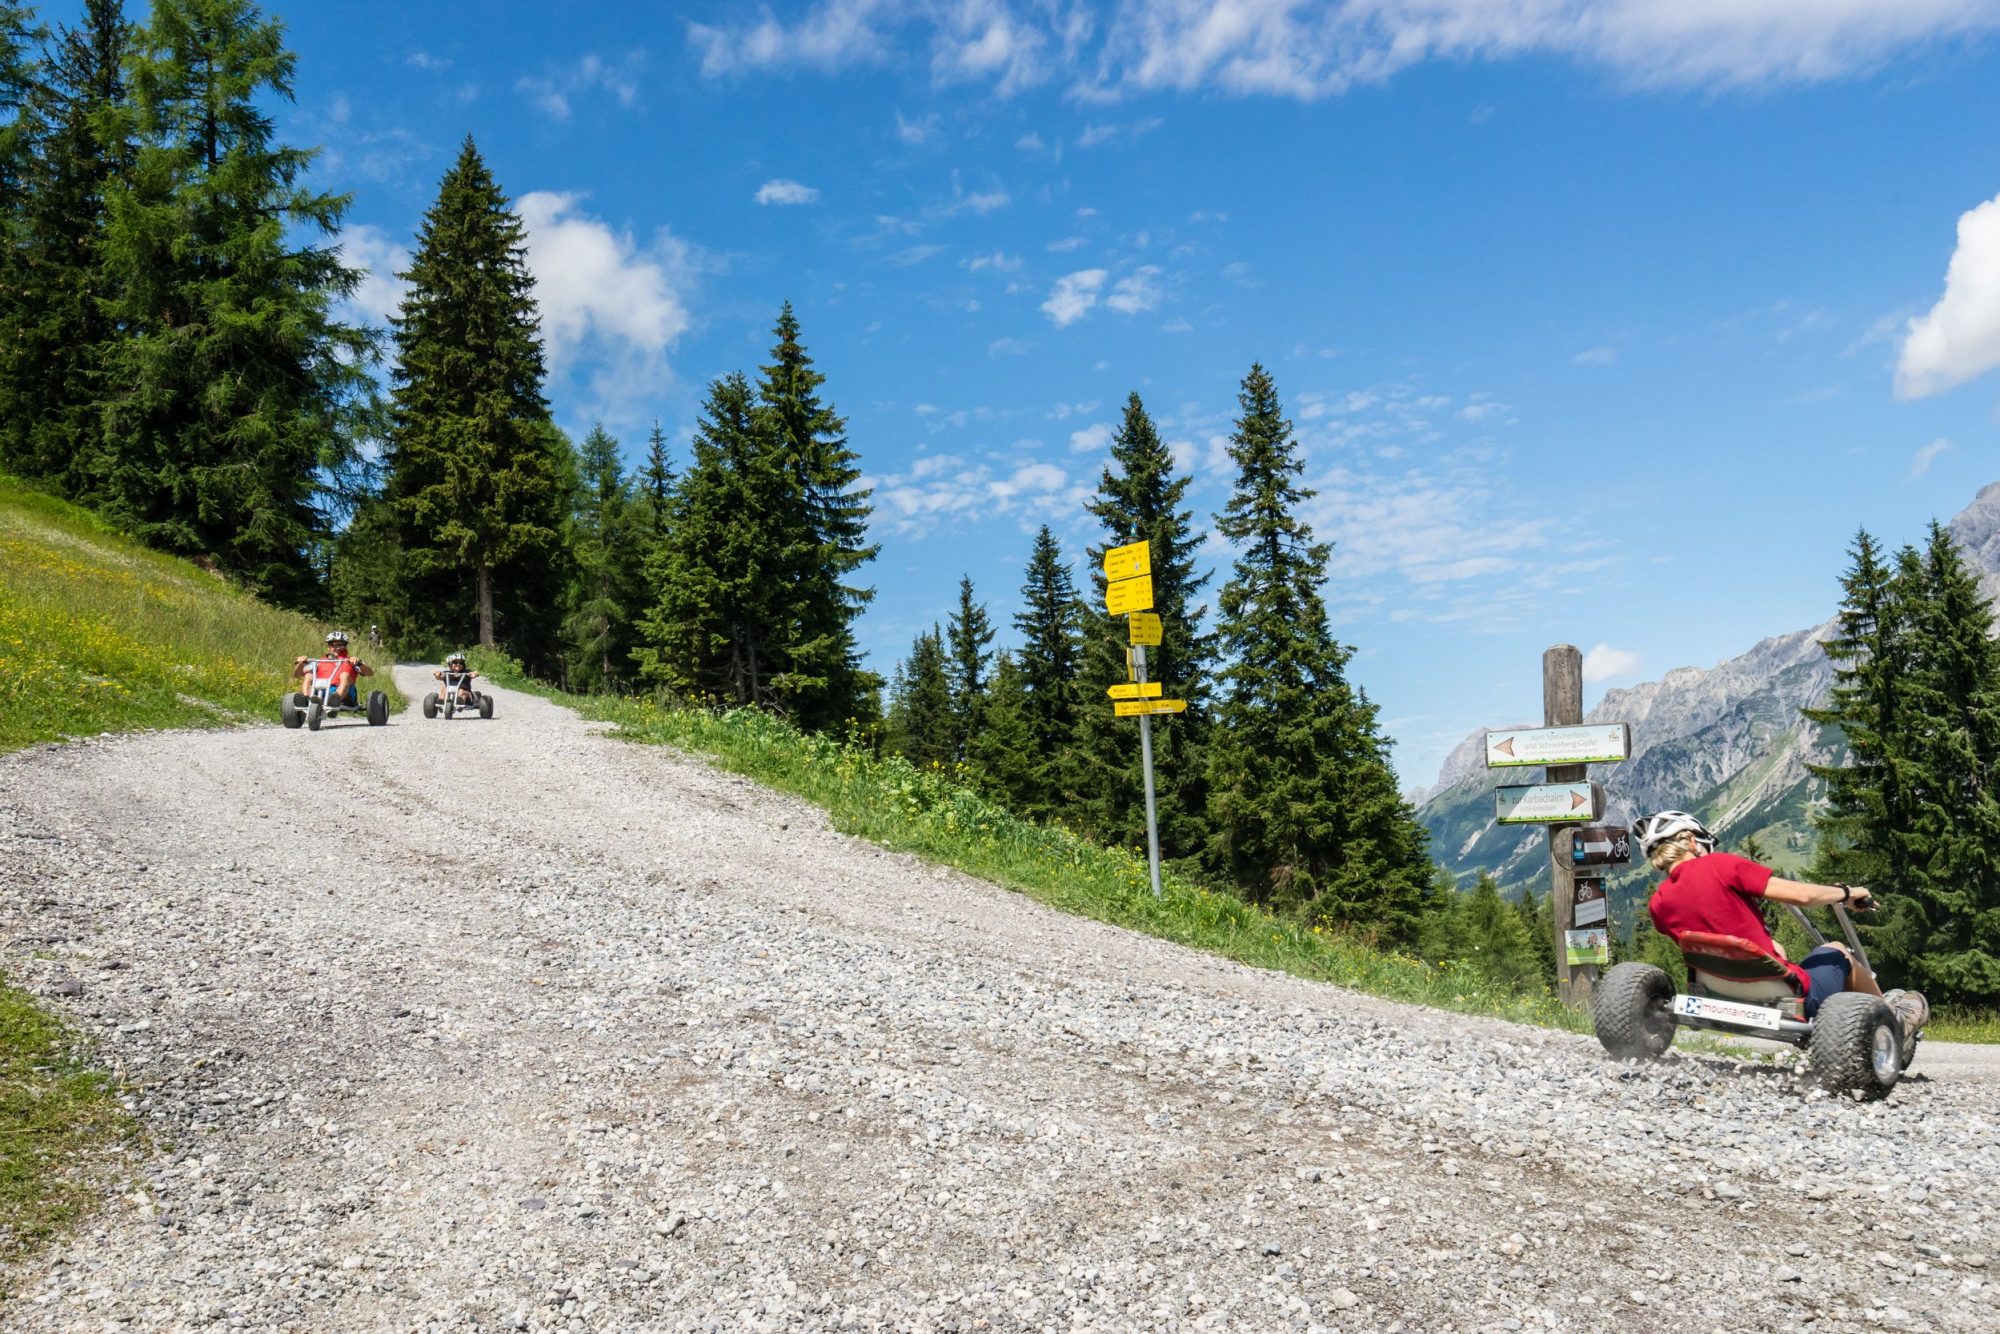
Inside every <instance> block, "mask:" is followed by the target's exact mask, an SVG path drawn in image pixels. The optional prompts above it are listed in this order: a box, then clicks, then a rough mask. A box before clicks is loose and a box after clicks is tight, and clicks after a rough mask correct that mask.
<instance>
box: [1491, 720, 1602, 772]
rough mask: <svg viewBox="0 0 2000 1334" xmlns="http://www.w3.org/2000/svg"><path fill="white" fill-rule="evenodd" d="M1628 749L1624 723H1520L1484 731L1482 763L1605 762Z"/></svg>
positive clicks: (1493, 766) (1499, 765)
mask: <svg viewBox="0 0 2000 1334" xmlns="http://www.w3.org/2000/svg"><path fill="white" fill-rule="evenodd" d="M1631 753H1632V728H1631V726H1630V725H1629V724H1626V723H1586V724H1584V725H1583V726H1581V727H1521V728H1515V729H1513V730H1511V731H1502V732H1488V733H1487V734H1486V767H1487V768H1489V769H1512V768H1517V767H1521V766H1525V765H1531V764H1609V763H1611V762H1613V761H1615V760H1622V759H1626V758H1627V757H1629V756H1630V755H1631Z"/></svg>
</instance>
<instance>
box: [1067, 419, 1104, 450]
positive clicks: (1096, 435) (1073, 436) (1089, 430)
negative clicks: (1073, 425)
mask: <svg viewBox="0 0 2000 1334" xmlns="http://www.w3.org/2000/svg"><path fill="white" fill-rule="evenodd" d="M1110 443H1111V428H1110V427H1109V426H1106V425H1105V424H1104V423H1103V422H1098V423H1096V424H1095V425H1091V426H1086V427H1084V428H1083V429H1082V430H1081V431H1071V432H1070V433H1069V452H1070V453H1072V454H1095V453H1096V452H1097V451H1098V450H1100V449H1103V448H1104V447H1105V446H1106V445H1108V444H1110Z"/></svg>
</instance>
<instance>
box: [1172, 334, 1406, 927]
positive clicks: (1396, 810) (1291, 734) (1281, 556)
mask: <svg viewBox="0 0 2000 1334" xmlns="http://www.w3.org/2000/svg"><path fill="white" fill-rule="evenodd" d="M1238 403H1239V405H1240V408H1241V416H1240V417H1239V418H1238V419H1237V423H1236V431H1235V434H1234V435H1233V437H1232V438H1231V441H1230V446H1229V455H1230V458H1231V459H1232V460H1233V461H1234V462H1235V464H1236V468H1237V476H1236V483H1235V490H1234V492H1233V494H1232V495H1231V497H1230V500H1229V503H1228V505H1227V507H1226V508H1225V509H1224V510H1223V512H1222V513H1221V514H1220V515H1218V516H1217V519H1216V526H1217V528H1218V529H1219V530H1220V531H1221V532H1222V534H1223V535H1224V536H1225V537H1227V538H1229V539H1230V541H1231V542H1233V543H1234V544H1235V545H1236V550H1237V556H1236V561H1235V564H1234V566H1233V570H1232V574H1231V577H1230V579H1229V581H1228V583H1227V584H1225V585H1224V587H1223V589H1222V592H1221V595H1220V598H1219V599H1218V601H1219V604H1220V609H1221V619H1220V622H1219V625H1218V633H1219V637H1220V640H1221V645H1220V647H1221V652H1222V658H1223V662H1224V664H1225V665H1224V667H1223V670H1222V673H1221V677H1220V691H1219V697H1218V699H1217V702H1216V706H1215V723H1216V725H1215V729H1214V733H1213V737H1212V740H1211V743H1210V746H1209V765H1208V773H1209V782H1210V793H1211V795H1210V801H1209V817H1210V821H1211V825H1212V832H1211V835H1210V856H1211V858H1212V859H1213V862H1214V864H1215V866H1216V868H1217V869H1219V870H1221V871H1223V872H1224V873H1226V874H1227V875H1229V876H1230V877H1231V878H1232V879H1234V880H1235V881H1236V882H1237V883H1239V884H1241V885H1243V886H1244V888H1245V889H1246V890H1247V891H1248V892H1249V893H1250V894H1251V895H1252V897H1253V898H1255V899H1256V900H1257V901H1259V902H1262V903H1266V904H1269V905H1271V906H1272V907H1273V908H1275V909H1279V910H1284V911H1291V912H1295V913H1297V914H1299V915H1300V916H1301V917H1303V918H1305V919H1307V920H1311V921H1315V922H1325V923H1328V924H1332V925H1336V926H1340V927H1344V928H1348V929H1353V930H1357V931H1363V932H1367V933H1372V934H1375V935H1377V936H1379V937H1381V938H1383V939H1386V940H1390V941H1400V940H1405V939H1408V938H1409V936H1410V935H1411V934H1412V933H1413V932H1414V931H1415V929H1416V925H1417V918H1418V914H1419V912H1420V909H1421V905H1422V902H1423V898H1424V894H1425V889H1426V885H1427V882H1428V881H1429V878H1430V876H1431V873H1432V868H1431V865H1430V862H1429V859H1428V857H1427V856H1426V849H1425V843H1426V840H1425V835H1424V831H1423V828H1422V826H1421V825H1419V824H1418V823H1417V821H1416V816H1415V813H1414V812H1413V811H1412V810H1411V809H1410V807H1409V805H1408V803H1407V802H1405V801H1403V800H1402V799H1401V798H1400V797H1399V796H1397V794H1396V788H1395V780H1394V775H1393V773H1392V772H1391V771H1390V769H1389V767H1388V763H1387V756H1386V754H1385V747H1384V743H1383V741H1382V740H1381V737H1380V735H1379V733H1378V731H1377V727H1376V718H1375V710H1374V707H1373V706H1372V705H1371V704H1369V703H1368V701H1367V699H1366V698H1365V696H1363V695H1362V694H1361V692H1359V691H1357V690H1355V689H1354V688H1353V687H1352V686H1351V685H1350V684H1349V682H1348V680H1347V676H1346V669H1347V664H1348V661H1349V658H1350V657H1351V653H1352V651H1351V650H1350V649H1348V648H1347V647H1346V646H1345V645H1343V644H1341V643H1339V642H1338V641H1337V640H1336V639H1335V638H1334V637H1333V633H1332V630H1331V628H1330V626H1329V624H1328V620H1327V613H1326V606H1325V603H1324V601H1323V599H1322V598H1321V595H1320V585H1321V584H1322V582H1323V581H1324V580H1325V577H1326V566H1327V559H1328V556H1329V554H1330V550H1331V549H1330V548H1329V547H1327V546H1326V545H1324V544H1321V543H1318V542H1316V541H1314V540H1313V534H1312V530H1311V528H1310V527H1309V526H1308V525H1307V524H1306V523H1305V522H1304V521H1303V520H1302V519H1301V518H1300V517H1299V514H1298V510H1299V508H1300V506H1301V505H1303V504H1304V502H1305V501H1307V500H1309V499H1311V497H1312V495H1313V494H1314V493H1313V492H1312V491H1311V490H1310V489H1308V488H1306V487H1305V486H1303V485H1302V484H1301V483H1300V481H1299V476H1300V474H1301V472H1302V471H1303V465H1302V463H1301V462H1300V459H1299V455H1298V447H1297V443H1296V441H1295V439H1294V437H1293V435H1292V427H1291V423H1290V422H1288V421H1286V420H1285V418H1284V415H1283V413H1282V412H1281V410H1280V407H1279V403H1278V393H1277V387H1276V386H1275V385H1274V384H1273V383H1272V381H1271V378H1270V376H1269V375H1268V374H1266V373H1265V371H1264V368H1263V367H1262V366H1253V367H1251V369H1250V373H1249V374H1248V375H1247V376H1246V377H1245V378H1244V380H1243V385H1242V389H1241V392H1240V393H1239V395H1238Z"/></svg>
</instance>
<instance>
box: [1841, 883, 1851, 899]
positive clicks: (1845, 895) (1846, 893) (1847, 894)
mask: <svg viewBox="0 0 2000 1334" xmlns="http://www.w3.org/2000/svg"><path fill="white" fill-rule="evenodd" d="M1853 899H1854V886H1852V885H1842V886H1841V887H1840V901H1841V902H1842V903H1849V902H1852V901H1853Z"/></svg>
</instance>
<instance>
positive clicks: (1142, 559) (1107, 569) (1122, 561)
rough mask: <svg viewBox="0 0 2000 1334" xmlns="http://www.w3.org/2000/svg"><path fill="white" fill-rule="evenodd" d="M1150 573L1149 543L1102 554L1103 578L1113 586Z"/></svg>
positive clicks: (1151, 550) (1151, 554)
mask: <svg viewBox="0 0 2000 1334" xmlns="http://www.w3.org/2000/svg"><path fill="white" fill-rule="evenodd" d="M1152 572H1153V544H1152V543H1151V542H1134V543H1132V544H1130V545H1129V546H1122V547H1113V548H1111V549H1110V550H1109V551H1107V552H1105V553H1104V577H1105V579H1106V580H1107V581H1108V582H1110V583H1114V584H1115V583H1117V582H1118V581H1119V580H1120V579H1133V578H1137V577H1138V576H1139V575H1142V574H1151V573H1152ZM1113 615H1116V613H1115V612H1114V613H1113Z"/></svg>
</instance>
